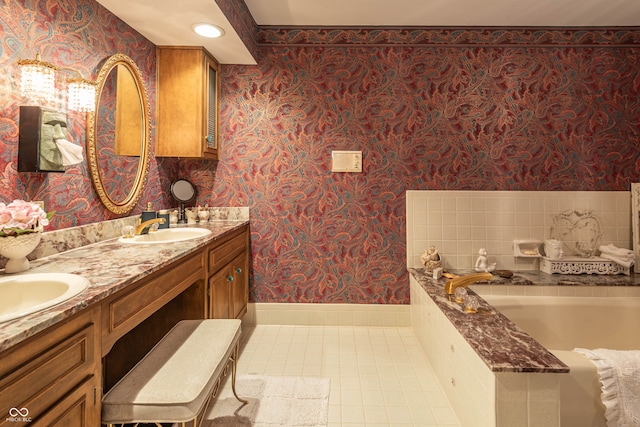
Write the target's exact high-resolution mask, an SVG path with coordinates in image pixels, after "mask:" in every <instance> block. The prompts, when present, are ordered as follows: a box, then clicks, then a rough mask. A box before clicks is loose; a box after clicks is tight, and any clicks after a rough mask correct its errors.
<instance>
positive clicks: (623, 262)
mask: <svg viewBox="0 0 640 427" xmlns="http://www.w3.org/2000/svg"><path fill="white" fill-rule="evenodd" d="M600 258H604V259H608V260H609V261H613V262H615V263H617V264H620V265H621V266H623V267H627V268H629V267H631V266H632V265H633V264H634V263H635V259H632V260H627V259H624V258H618V257H617V256H614V255H610V254H605V253H603V254H600Z"/></svg>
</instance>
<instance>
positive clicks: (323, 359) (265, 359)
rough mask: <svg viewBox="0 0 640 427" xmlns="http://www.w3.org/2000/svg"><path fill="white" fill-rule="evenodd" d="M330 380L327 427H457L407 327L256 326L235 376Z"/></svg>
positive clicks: (245, 339) (249, 333)
mask: <svg viewBox="0 0 640 427" xmlns="http://www.w3.org/2000/svg"><path fill="white" fill-rule="evenodd" d="M248 373H251V374H260V375H289V376H300V375H303V376H323V377H328V378H330V379H331V394H330V397H329V427H350V426H358V427H383V426H384V427H394V426H404V427H445V426H446V427H459V425H460V424H459V423H458V420H457V418H456V416H455V413H454V412H453V410H452V409H451V406H450V405H449V402H448V401H447V398H446V396H445V395H444V393H443V392H442V389H441V388H440V385H439V383H438V381H437V379H436V377H435V374H434V372H433V370H432V369H431V366H430V365H429V363H428V361H427V359H426V357H425V355H424V353H423V352H422V349H421V348H420V346H419V344H418V342H417V340H416V337H415V335H414V333H413V330H412V329H411V328H409V327H398V328H394V327H368V326H355V327H354V326H309V327H306V326H277V325H264V326H257V327H255V328H253V329H251V330H249V331H245V334H244V335H243V342H242V349H241V353H240V359H239V361H238V374H239V375H242V374H248Z"/></svg>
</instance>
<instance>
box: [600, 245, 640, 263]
mask: <svg viewBox="0 0 640 427" xmlns="http://www.w3.org/2000/svg"><path fill="white" fill-rule="evenodd" d="M598 249H599V250H600V252H601V253H603V254H609V255H613V256H615V257H616V258H620V259H625V260H627V261H628V260H629V259H635V253H634V252H633V251H632V250H630V249H624V248H618V247H616V246H615V245H613V244H612V243H610V244H608V245H601V246H600V247H599V248H598Z"/></svg>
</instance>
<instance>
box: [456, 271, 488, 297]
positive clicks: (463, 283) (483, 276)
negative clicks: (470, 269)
mask: <svg viewBox="0 0 640 427" xmlns="http://www.w3.org/2000/svg"><path fill="white" fill-rule="evenodd" d="M492 278H493V274H491V273H474V274H467V275H466V276H460V277H456V278H455V279H449V280H447V283H446V284H445V285H444V290H445V292H446V293H448V294H449V295H453V294H454V293H455V292H456V288H459V287H464V288H466V287H467V286H469V285H471V284H473V283H475V282H479V281H480V280H491V279H492Z"/></svg>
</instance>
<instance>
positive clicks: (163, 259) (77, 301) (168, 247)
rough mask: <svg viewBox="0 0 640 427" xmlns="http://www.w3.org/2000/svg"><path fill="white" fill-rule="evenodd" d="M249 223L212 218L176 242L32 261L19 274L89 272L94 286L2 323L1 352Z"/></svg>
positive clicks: (104, 246) (111, 246)
mask: <svg viewBox="0 0 640 427" xmlns="http://www.w3.org/2000/svg"><path fill="white" fill-rule="evenodd" d="M248 223H249V221H212V222H207V223H203V224H198V227H199V228H207V229H209V230H211V234H209V235H207V236H204V237H201V238H197V239H193V240H187V241H182V242H174V243H171V244H148V245H145V244H126V243H119V242H118V240H117V238H113V239H108V240H104V241H101V242H98V243H93V244H90V245H87V246H82V247H80V248H77V249H72V250H69V251H66V252H61V253H59V254H55V255H51V256H47V257H44V258H40V259H37V260H35V261H31V269H30V270H28V271H26V272H25V273H19V274H29V273H71V274H78V275H80V276H83V277H86V278H87V279H88V280H89V282H90V285H89V287H88V288H87V289H86V290H85V291H84V292H82V293H81V294H79V295H77V296H76V297H74V298H72V299H70V300H68V301H66V302H64V303H62V304H59V305H57V306H54V307H52V308H49V309H47V310H42V311H39V312H36V313H33V314H30V315H28V316H24V317H21V318H18V319H15V320H11V321H8V322H5V323H2V324H0V351H2V350H6V349H7V348H9V347H11V346H13V345H16V344H18V343H19V342H21V341H23V340H25V339H27V338H29V337H31V336H33V335H35V334H36V333H38V332H40V331H42V330H44V329H46V328H48V327H50V326H52V325H54V324H56V323H58V322H61V321H62V320H64V319H66V318H68V317H69V316H71V315H73V314H75V313H77V312H79V311H81V310H83V309H85V308H87V307H89V306H90V305H93V304H96V303H98V302H100V301H101V300H103V299H105V298H106V297H108V296H109V295H112V294H114V293H115V292H118V291H120V290H122V289H124V288H126V287H127V286H129V285H131V284H133V283H135V282H137V281H139V280H140V279H143V278H144V277H146V276H148V275H149V274H151V273H153V272H155V271H158V270H160V269H162V268H163V267H165V266H167V265H169V264H171V263H173V262H175V261H177V260H179V259H180V258H182V257H185V256H187V255H189V254H190V253H193V252H195V251H196V250H198V249H200V248H202V247H204V246H206V245H207V244H209V243H211V242H213V241H215V240H217V239H219V238H221V237H223V236H224V235H226V234H228V233H231V232H233V231H234V230H236V229H238V228H240V227H242V226H244V225H246V224H248Z"/></svg>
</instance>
